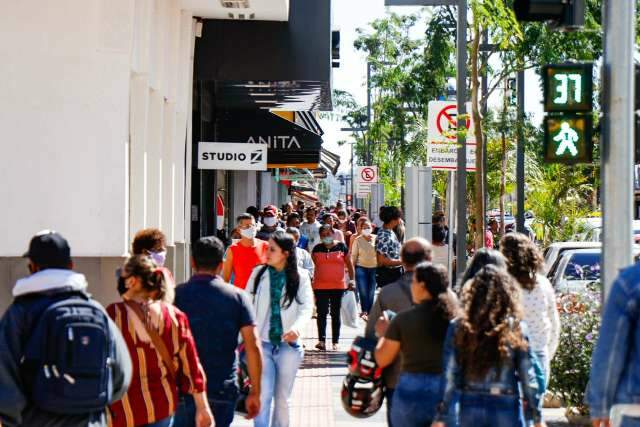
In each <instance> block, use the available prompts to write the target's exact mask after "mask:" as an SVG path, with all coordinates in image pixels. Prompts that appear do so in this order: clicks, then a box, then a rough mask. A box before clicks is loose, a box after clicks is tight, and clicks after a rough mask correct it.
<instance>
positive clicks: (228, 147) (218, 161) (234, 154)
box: [198, 142, 268, 171]
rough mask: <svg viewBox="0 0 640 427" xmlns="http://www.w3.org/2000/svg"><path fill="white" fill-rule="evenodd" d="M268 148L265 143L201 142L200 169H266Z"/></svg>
mask: <svg viewBox="0 0 640 427" xmlns="http://www.w3.org/2000/svg"><path fill="white" fill-rule="evenodd" d="M267 150H268V147H267V146H266V145H264V144H242V143H231V142H200V143H199V144H198V169H218V170H252V171H266V170H267Z"/></svg>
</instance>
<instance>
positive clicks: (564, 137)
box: [542, 63, 593, 164]
mask: <svg viewBox="0 0 640 427" xmlns="http://www.w3.org/2000/svg"><path fill="white" fill-rule="evenodd" d="M592 73H593V64H591V63H585V64H583V63H580V64H578V63H566V64H548V65H545V66H544V67H543V69H542V76H543V86H544V111H545V112H546V113H547V115H546V116H545V119H544V159H545V161H546V162H548V163H567V164H575V163H591V162H592V160H593V141H592V109H593V74H592Z"/></svg>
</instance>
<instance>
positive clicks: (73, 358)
mask: <svg viewBox="0 0 640 427" xmlns="http://www.w3.org/2000/svg"><path fill="white" fill-rule="evenodd" d="M114 354H115V343H114V342H113V340H112V336H111V333H110V330H109V318H108V317H107V313H106V312H105V311H104V309H103V308H102V306H100V305H99V304H98V303H97V302H95V301H93V300H92V299H91V298H90V297H89V296H88V295H87V294H85V293H80V292H78V293H73V294H66V295H64V296H63V297H61V298H56V299H55V300H54V302H53V303H52V304H50V305H49V306H48V307H46V308H45V309H44V310H43V312H42V314H41V315H40V317H39V318H38V320H36V322H35V325H34V326H33V328H32V332H31V336H30V338H29V339H28V341H27V344H26V347H25V352H24V358H23V365H22V366H23V368H24V369H23V372H24V373H25V376H26V377H27V378H28V380H27V382H26V383H27V385H28V387H29V395H30V398H31V400H32V401H33V403H34V404H35V405H36V406H37V407H39V408H41V409H43V410H45V411H49V412H53V413H58V414H85V413H92V412H101V411H103V410H104V409H105V407H106V406H107V405H109V404H110V403H112V397H113V376H112V370H113V366H112V365H113V363H114Z"/></svg>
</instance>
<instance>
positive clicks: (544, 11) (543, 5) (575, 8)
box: [513, 0, 585, 30]
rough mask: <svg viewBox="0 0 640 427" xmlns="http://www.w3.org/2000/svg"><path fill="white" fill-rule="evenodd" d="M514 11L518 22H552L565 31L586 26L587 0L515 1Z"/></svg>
mask: <svg viewBox="0 0 640 427" xmlns="http://www.w3.org/2000/svg"><path fill="white" fill-rule="evenodd" d="M513 10H514V12H515V14H516V18H517V19H518V21H527V22H544V21H551V22H552V23H553V25H554V26H557V27H558V28H561V29H563V30H577V29H579V28H581V27H583V26H584V16H585V0H515V1H514V2H513Z"/></svg>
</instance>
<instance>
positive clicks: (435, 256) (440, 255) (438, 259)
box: [431, 245, 449, 267]
mask: <svg viewBox="0 0 640 427" xmlns="http://www.w3.org/2000/svg"><path fill="white" fill-rule="evenodd" d="M431 262H432V263H434V264H442V265H444V266H445V267H448V266H447V265H448V263H449V245H444V246H436V245H431Z"/></svg>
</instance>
